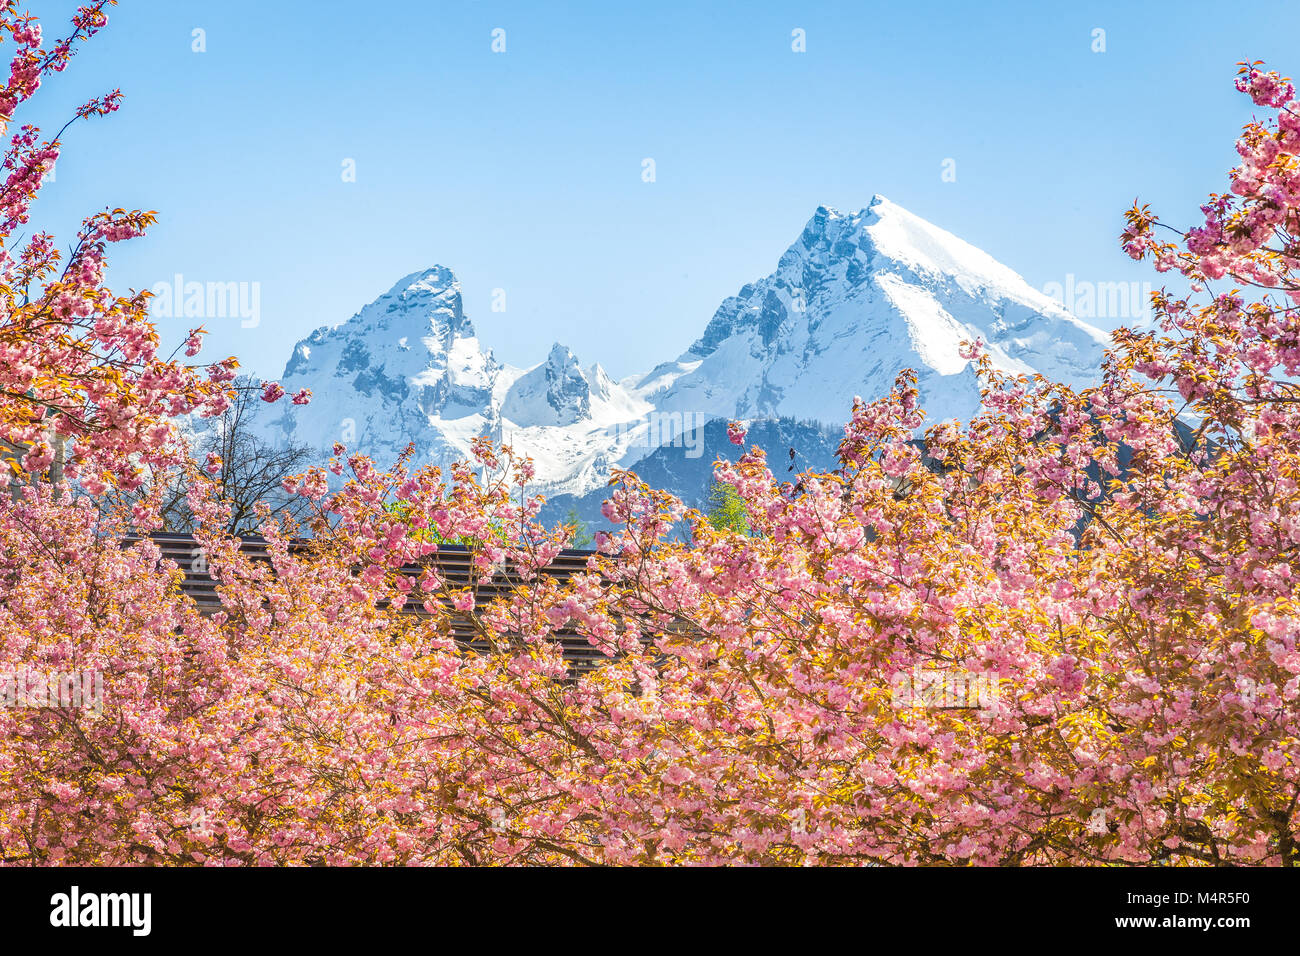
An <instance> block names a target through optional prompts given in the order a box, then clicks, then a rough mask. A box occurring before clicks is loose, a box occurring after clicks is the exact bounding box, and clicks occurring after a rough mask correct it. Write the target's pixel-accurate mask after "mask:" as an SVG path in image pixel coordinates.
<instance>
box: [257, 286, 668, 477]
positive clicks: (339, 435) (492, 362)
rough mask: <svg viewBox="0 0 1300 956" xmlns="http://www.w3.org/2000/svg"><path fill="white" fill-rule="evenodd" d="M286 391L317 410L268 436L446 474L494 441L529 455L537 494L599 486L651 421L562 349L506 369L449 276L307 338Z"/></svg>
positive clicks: (284, 419) (388, 296) (293, 411)
mask: <svg viewBox="0 0 1300 956" xmlns="http://www.w3.org/2000/svg"><path fill="white" fill-rule="evenodd" d="M283 382H284V384H285V387H286V388H289V389H293V390H297V389H299V388H303V387H307V388H310V389H311V390H312V392H313V399H312V402H311V404H310V405H307V406H305V407H291V408H286V409H285V411H284V413H283V414H282V415H281V416H280V417H278V418H277V419H276V420H275V421H274V422H272V423H271V424H270V428H269V430H270V432H271V436H270V437H273V438H276V439H278V440H281V441H293V442H296V443H299V444H305V445H308V446H309V447H312V448H315V449H319V450H320V451H321V452H322V454H326V453H328V452H329V450H330V449H331V448H332V446H333V444H334V443H335V442H342V443H343V444H345V445H347V446H348V447H349V448H350V449H353V450H357V451H363V452H365V453H366V454H369V455H370V456H371V457H373V458H374V459H375V460H376V461H378V462H381V463H388V462H391V461H392V460H393V459H395V458H396V457H397V455H398V454H400V453H401V451H402V450H403V449H404V448H405V447H406V445H407V444H408V443H410V442H414V443H415V447H416V452H417V458H416V461H417V463H420V464H424V463H429V462H432V463H441V464H446V463H448V462H451V461H455V460H457V459H463V458H465V457H466V456H467V455H468V452H469V447H470V443H471V442H472V440H473V439H474V438H475V437H477V436H479V435H490V436H492V437H493V438H494V439H496V440H498V441H506V442H509V443H510V444H511V445H512V446H513V447H514V448H515V449H516V451H518V452H520V453H522V454H526V455H530V456H532V457H533V458H534V461H535V463H536V466H537V472H538V480H539V483H540V484H541V485H544V486H546V487H547V488H549V489H552V490H560V491H566V490H573V491H578V490H586V488H587V487H589V486H590V485H591V484H592V483H596V482H600V481H602V480H603V478H601V475H605V476H607V474H608V467H609V463H610V462H611V461H613V460H616V459H617V458H619V457H621V456H622V455H623V454H624V452H625V450H626V446H627V445H628V444H629V443H630V442H631V441H632V436H631V433H630V431H631V429H632V428H634V427H635V425H636V423H637V422H639V421H640V420H641V419H643V418H644V417H645V416H646V414H647V413H648V412H649V411H650V407H649V406H648V405H647V404H646V403H645V402H644V401H641V400H640V399H637V398H636V397H634V396H632V395H630V394H629V393H627V392H626V391H625V390H624V389H623V388H622V387H621V386H620V385H618V384H617V383H616V382H614V381H612V380H611V379H610V378H609V376H608V375H606V374H605V371H604V370H603V369H602V368H601V367H600V366H599V365H592V366H591V367H589V368H586V369H584V368H582V367H581V366H580V365H579V364H578V360H577V358H576V357H575V356H574V354H573V353H572V352H571V351H569V349H567V348H565V347H564V346H562V345H558V344H557V345H556V346H555V347H554V348H553V349H552V350H551V354H550V355H549V356H548V358H547V360H546V361H545V362H542V363H541V364H540V365H537V366H536V367H534V368H531V369H520V368H515V367H513V366H510V365H505V364H502V363H500V362H498V361H497V360H496V359H495V358H494V357H493V356H492V353H491V351H490V350H485V349H483V347H482V346H481V345H480V343H479V340H478V338H477V336H476V335H475V333H474V328H473V326H472V325H471V324H470V321H469V319H468V318H467V317H466V316H465V312H464V307H463V304H462V301H461V293H460V284H459V283H458V282H457V281H456V277H455V276H454V275H453V274H452V272H451V270H450V269H447V268H444V267H443V266H434V267H433V268H431V269H427V270H425V271H424V272H416V273H412V274H411V275H408V276H406V277H404V278H402V279H401V280H399V281H398V282H397V283H396V284H395V285H394V286H393V287H392V288H391V289H389V290H388V291H387V292H386V293H384V294H383V295H382V296H380V297H379V298H378V299H376V300H375V301H374V302H372V303H370V304H369V305H368V306H366V307H365V308H364V309H362V310H361V311H360V312H358V313H357V314H356V315H354V316H353V317H352V318H351V319H349V320H348V321H346V322H344V323H343V324H342V325H339V326H336V327H334V328H321V329H317V330H316V331H315V332H313V333H312V334H311V335H309V336H308V337H307V338H305V339H303V340H302V341H301V342H299V343H298V344H297V345H296V346H295V347H294V350H293V355H292V357H291V358H290V359H289V362H288V364H287V365H286V366H285V370H284V376H283ZM611 456H612V457H611ZM575 482H576V483H577V484H576V485H575V484H574V483H575Z"/></svg>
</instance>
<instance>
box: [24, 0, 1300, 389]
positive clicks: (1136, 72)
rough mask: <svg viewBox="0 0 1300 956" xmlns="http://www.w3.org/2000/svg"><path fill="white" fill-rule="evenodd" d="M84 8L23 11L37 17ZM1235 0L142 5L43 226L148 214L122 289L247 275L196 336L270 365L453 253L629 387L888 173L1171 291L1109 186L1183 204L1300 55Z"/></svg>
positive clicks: (909, 203) (494, 332) (107, 66)
mask: <svg viewBox="0 0 1300 956" xmlns="http://www.w3.org/2000/svg"><path fill="white" fill-rule="evenodd" d="M72 7H73V4H71V3H64V2H55V0H40V2H36V3H32V4H29V5H28V8H29V9H30V10H31V11H32V12H33V13H36V14H38V15H41V16H42V17H47V18H48V19H47V20H46V31H47V35H48V34H49V32H50V31H52V30H54V29H55V28H56V26H59V25H61V24H62V23H64V22H66V18H67V16H68V15H70V13H71V10H72ZM1216 9H1219V10H1222V9H1223V7H1222V5H1221V4H1211V3H1208V2H1180V3H1163V2H1162V3H1142V4H1136V3H1132V2H1128V3H1069V4H1057V3H1041V2H1032V3H1030V2H1026V3H990V4H982V3H981V4H976V3H967V2H957V0H950V2H945V3H939V2H921V0H916V2H909V3H850V2H843V3H817V2H789V3H775V2H764V0H750V2H745V3H739V2H738V3H702V2H668V0H657V2H655V3H646V4H633V3H611V2H609V0H600V2H569V3H539V2H536V0H533V2H501V0H449V2H414V0H385V2H382V3H356V2H341V0H323V2H322V0H315V2H298V0H275V2H268V0H223V2H222V3H220V4H213V3H202V2H191V0H123V2H122V4H121V5H120V6H119V7H117V8H116V9H115V10H114V11H113V12H112V14H111V21H110V24H109V27H108V29H107V30H106V31H105V32H104V33H103V34H101V35H100V36H99V37H97V38H96V39H95V40H94V41H92V42H91V44H89V45H88V46H87V47H85V48H84V49H83V51H82V52H81V53H80V54H78V56H77V57H76V59H75V60H74V61H73V64H72V66H71V67H70V68H69V69H68V71H67V72H66V73H64V74H63V75H61V76H57V77H55V78H53V79H52V80H50V81H49V82H48V84H47V87H46V88H45V89H44V90H43V91H42V93H41V94H40V96H39V97H38V99H37V101H36V104H37V105H36V108H35V109H34V110H30V111H29V112H28V113H27V114H26V115H23V114H20V116H19V119H20V120H23V121H27V122H36V123H38V124H40V125H42V126H43V127H45V128H47V129H54V128H57V125H58V124H59V123H60V122H61V121H62V119H64V118H66V116H67V115H68V114H69V113H70V111H71V110H72V109H73V108H74V107H75V105H76V104H77V103H78V102H80V101H82V100H84V99H86V98H87V97H89V96H91V95H93V94H97V93H100V92H103V91H104V90H106V89H108V88H111V87H113V86H120V87H121V88H122V89H123V91H124V92H125V94H126V100H125V102H124V105H123V108H122V110H121V112H119V113H117V114H115V115H114V116H112V117H109V118H107V119H100V120H94V121H92V122H89V123H85V124H81V125H79V126H77V127H75V128H74V129H73V130H72V131H71V132H70V134H69V135H68V136H67V137H66V149H65V153H64V157H63V159H61V160H60V162H59V166H58V170H57V176H56V179H55V181H54V182H53V183H52V184H50V185H49V186H48V187H47V189H46V190H45V191H44V192H43V193H42V198H41V200H40V201H39V203H38V206H37V216H36V217H35V219H34V222H33V227H34V228H44V229H51V230H54V231H55V232H56V235H57V237H58V238H59V239H61V240H63V244H64V245H65V246H66V244H67V240H68V239H69V238H70V236H71V234H72V232H73V231H74V230H75V227H76V225H77V224H78V222H79V221H80V218H81V217H82V216H83V215H85V214H87V213H90V212H94V211H96V210H99V209H102V208H104V207H105V206H106V205H108V206H124V207H131V208H134V207H142V208H151V209H156V210H158V211H159V213H160V215H161V222H160V224H159V226H158V227H157V228H156V229H155V230H153V231H152V233H151V234H150V235H149V236H148V237H146V238H144V239H140V240H135V241H133V242H130V243H125V244H120V245H118V246H116V247H115V248H114V249H113V251H112V254H111V258H110V261H111V264H112V269H111V279H112V281H113V283H114V286H115V288H117V289H118V291H121V290H122V289H124V288H125V287H127V286H133V287H137V288H141V287H151V286H153V285H154V283H156V282H159V281H161V280H170V279H171V277H172V276H173V275H175V274H176V273H180V274H182V275H183V276H184V277H185V280H186V281H200V282H230V281H234V282H244V283H258V290H259V294H260V322H259V324H258V325H257V326H256V327H253V328H244V327H242V324H241V322H240V321H239V320H238V319H237V318H226V319H212V320H209V321H208V322H207V325H208V326H209V328H210V330H211V331H212V333H213V334H212V336H211V337H210V339H209V345H208V347H207V348H206V349H205V352H204V354H205V356H211V357H219V356H223V355H226V354H235V355H238V356H240V358H241V361H242V362H243V363H244V367H245V369H247V370H251V371H252V372H254V373H256V374H260V375H263V376H277V375H279V374H280V372H281V371H282V369H283V365H284V362H285V360H286V358H287V357H288V354H289V351H290V349H291V347H292V345H293V343H294V342H295V341H296V340H297V339H299V338H301V337H302V336H304V335H306V334H307V333H308V332H309V331H311V330H312V329H313V328H315V327H317V326H319V325H334V324H337V323H338V322H341V321H343V320H344V319H346V318H347V317H348V316H350V315H351V314H352V313H353V312H355V311H356V310H357V309H358V308H360V307H361V306H362V305H364V304H365V303H367V302H368V301H370V300H371V299H373V298H375V297H376V296H377V295H379V294H381V293H382V292H384V291H385V290H387V289H388V288H389V286H391V285H392V284H393V282H395V281H396V280H397V279H398V278H400V277H401V276H403V275H405V274H407V273H409V272H412V271H415V270H417V269H421V268H424V267H426V266H429V265H432V264H434V263H441V264H444V265H447V266H449V267H451V268H452V269H453V270H455V272H456V273H457V275H458V276H459V277H460V280H461V283H462V288H463V292H464V295H465V303H466V310H467V311H468V312H469V314H470V317H471V318H472V319H473V321H474V322H475V325H476V326H477V328H478V332H479V336H480V338H481V339H482V340H483V341H484V343H485V344H486V345H487V346H489V347H491V348H493V349H494V351H495V352H496V354H497V356H498V357H499V358H501V359H503V360H504V361H507V362H510V363H512V364H516V365H531V364H534V363H536V362H538V361H541V360H542V359H543V358H544V357H545V354H546V351H547V349H548V348H549V346H550V345H551V343H552V342H554V341H561V342H563V343H565V344H567V345H569V346H570V347H571V348H573V349H574V350H575V352H576V353H577V354H578V356H579V358H580V359H581V360H582V361H583V362H584V363H585V362H591V361H594V360H599V361H600V362H601V363H602V364H603V365H605V367H606V368H607V369H608V370H609V371H610V372H611V373H612V374H614V375H615V376H619V377H621V376H623V375H627V374H630V373H632V372H635V371H639V370H644V369H647V368H649V367H650V366H652V365H653V364H655V363H656V362H658V361H661V360H664V359H667V358H671V357H674V356H676V355H677V354H678V353H679V352H681V351H682V350H683V349H684V348H685V347H686V346H688V345H689V344H690V343H691V341H693V340H694V339H695V338H696V337H697V336H698V334H699V333H700V331H701V330H702V329H703V327H704V325H705V323H706V322H707V321H708V319H709V318H710V316H711V315H712V313H713V311H714V309H715V308H716V307H717V306H718V304H719V303H720V302H721V300H722V299H723V298H724V297H725V296H727V295H730V294H733V293H735V292H736V291H737V290H738V289H739V288H740V286H741V285H743V284H744V283H745V282H747V281H750V280H753V279H755V278H758V277H759V276H762V275H766V274H767V273H768V272H770V271H771V270H772V269H773V268H774V267H775V265H776V261H777V259H778V258H779V257H780V254H781V253H782V252H783V251H784V249H785V248H786V247H787V246H788V245H789V244H790V243H792V242H793V241H794V240H795V239H796V237H797V236H798V234H799V232H800V230H801V229H802V227H803V225H804V223H805V222H806V221H807V219H808V218H809V217H810V216H811V215H812V213H813V210H814V209H815V208H816V207H817V205H818V204H819V203H825V204H827V205H831V206H835V207H838V208H841V209H846V210H847V209H853V210H856V209H858V208H860V207H862V206H864V205H865V204H866V203H867V202H868V201H869V199H870V197H871V195H872V194H873V193H882V194H884V195H886V196H888V197H889V198H891V199H893V200H894V201H895V202H897V203H899V204H901V205H903V206H905V207H907V208H909V209H911V210H912V211H913V212H915V213H917V214H919V215H921V216H924V217H925V218H927V219H929V220H931V221H933V222H935V223H936V224H938V225H940V226H942V227H944V228H946V229H949V230H951V231H952V232H955V233H956V234H957V235H959V236H961V237H963V238H964V239H966V240H968V241H970V242H972V243H974V244H975V245H977V246H980V247H981V248H983V249H984V250H986V251H987V252H989V253H991V254H992V255H994V256H995V257H997V258H999V259H1001V260H1002V261H1003V262H1005V263H1006V264H1008V265H1009V266H1011V267H1012V268H1014V269H1015V270H1016V271H1018V272H1020V273H1021V274H1022V275H1023V276H1025V278H1026V279H1028V280H1029V281H1030V283H1031V284H1033V285H1034V286H1036V287H1038V288H1042V287H1043V286H1044V285H1045V284H1046V283H1049V282H1064V280H1065V276H1066V274H1067V273H1072V274H1074V275H1075V276H1076V278H1077V279H1080V280H1085V281H1095V282H1096V281H1129V280H1154V279H1155V276H1154V274H1153V273H1151V272H1149V271H1148V270H1147V269H1146V268H1145V267H1143V266H1139V265H1136V264H1132V263H1129V262H1128V260H1127V259H1125V258H1124V257H1123V256H1122V254H1121V253H1120V252H1119V251H1118V246H1117V243H1116V241H1115V237H1116V235H1117V234H1118V232H1119V230H1120V228H1121V224H1122V213H1123V211H1124V209H1125V208H1126V207H1127V205H1128V204H1129V203H1130V202H1131V201H1132V200H1133V199H1134V198H1135V197H1139V196H1140V197H1141V198H1142V199H1143V200H1144V201H1149V202H1151V203H1152V204H1153V205H1154V206H1155V207H1156V208H1157V209H1158V210H1160V211H1162V212H1163V213H1165V214H1166V215H1167V217H1168V218H1169V219H1170V220H1171V221H1176V222H1183V223H1185V222H1189V221H1191V218H1192V217H1193V215H1194V214H1195V212H1196V207H1197V204H1198V203H1199V202H1200V201H1201V200H1202V199H1203V198H1204V196H1205V194H1206V193H1208V192H1210V191H1213V190H1221V189H1223V188H1224V184H1225V179H1224V174H1225V173H1226V171H1227V169H1228V168H1229V167H1230V165H1231V164H1232V162H1233V161H1234V158H1235V154H1234V152H1233V150H1232V142H1233V140H1234V138H1235V134H1236V132H1237V130H1238V129H1239V127H1240V126H1241V124H1242V123H1243V122H1245V121H1246V120H1247V119H1249V117H1250V115H1251V109H1252V107H1251V106H1250V104H1249V101H1248V100H1246V98H1245V97H1243V96H1241V95H1239V94H1237V93H1236V92H1235V91H1234V90H1233V89H1232V87H1231V80H1232V77H1233V75H1234V70H1235V67H1234V63H1235V62H1236V61H1237V60H1240V59H1243V58H1251V59H1256V58H1258V59H1265V60H1268V61H1269V62H1270V65H1273V66H1275V67H1276V68H1278V69H1280V70H1282V71H1283V72H1288V71H1290V72H1295V71H1300V63H1297V54H1296V52H1295V43H1294V39H1295V37H1296V36H1297V35H1300V5H1297V4H1295V3H1294V2H1287V0H1272V2H1268V0H1266V2H1261V3H1258V4H1256V5H1254V7H1253V8H1252V9H1253V10H1254V11H1255V13H1254V14H1253V15H1252V16H1251V17H1249V18H1247V17H1236V16H1229V17H1227V18H1226V19H1219V18H1217V17H1215V16H1214V14H1213V11H1215V10H1216ZM196 28H197V29H202V30H203V31H204V34H203V36H204V40H205V44H206V52H203V53H196V52H193V51H192V46H193V31H194V30H195V29H196ZM496 28H501V29H504V30H505V44H506V49H505V52H504V53H494V52H493V51H492V48H491V47H492V31H493V30H494V29H496ZM796 28H798V29H802V30H803V31H804V32H805V35H806V52H803V53H796V52H794V51H793V50H792V49H791V45H792V38H791V37H792V31H793V30H795V29H796ZM1095 29H1102V30H1105V46H1106V49H1105V52H1103V53H1097V52H1093V49H1092V47H1093V45H1094V38H1093V31H1094V30H1095ZM646 158H652V159H653V160H654V161H655V181H654V182H653V183H647V182H644V181H643V179H642V162H643V160H644V159H646ZM349 159H350V160H354V161H355V169H356V181H355V182H345V181H344V180H343V176H342V172H343V163H344V161H345V160H349ZM947 159H952V160H954V161H955V171H956V181H955V182H944V181H943V179H942V177H941V173H942V170H943V163H944V161H945V160H947ZM494 289H504V290H505V306H506V308H505V311H504V312H494V311H492V308H491V306H492V301H493V298H492V297H493V290H494ZM1099 324H1113V323H1106V322H1099ZM186 325H187V323H186V322H185V321H184V320H175V319H169V320H163V326H164V335H165V336H166V337H167V338H168V340H169V341H174V340H176V339H177V338H178V337H179V335H180V334H181V333H182V332H183V330H184V327H185V326H186Z"/></svg>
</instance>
